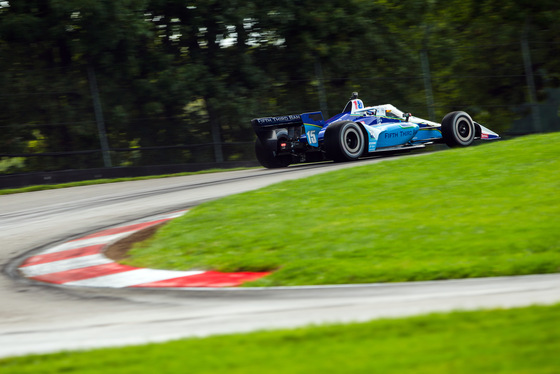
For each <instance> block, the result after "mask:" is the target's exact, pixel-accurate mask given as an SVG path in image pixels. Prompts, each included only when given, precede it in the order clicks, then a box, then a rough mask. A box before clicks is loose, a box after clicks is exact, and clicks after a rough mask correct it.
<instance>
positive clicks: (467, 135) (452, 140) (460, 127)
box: [441, 112, 476, 147]
mask: <svg viewBox="0 0 560 374" xmlns="http://www.w3.org/2000/svg"><path fill="white" fill-rule="evenodd" d="M475 134H476V128H475V125H474V122H473V120H472V119H471V117H470V116H469V115H468V114H467V113H465V112H451V113H449V114H447V115H446V116H445V117H443V120H442V121H441V136H442V138H443V141H444V142H445V144H447V145H448V146H449V147H467V146H469V145H471V144H472V142H473V141H474V137H475Z"/></svg>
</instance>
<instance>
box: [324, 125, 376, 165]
mask: <svg viewBox="0 0 560 374" xmlns="http://www.w3.org/2000/svg"><path fill="white" fill-rule="evenodd" d="M365 144H366V142H365V139H364V133H363V131H362V128H361V126H360V125H358V124H357V123H356V122H352V121H341V122H336V123H333V124H332V125H330V126H329V127H327V130H326V131H325V142H324V148H325V152H326V154H327V157H328V158H330V159H332V160H334V161H337V162H341V161H353V160H357V159H358V158H359V157H360V156H362V154H363V153H364V149H365Z"/></svg>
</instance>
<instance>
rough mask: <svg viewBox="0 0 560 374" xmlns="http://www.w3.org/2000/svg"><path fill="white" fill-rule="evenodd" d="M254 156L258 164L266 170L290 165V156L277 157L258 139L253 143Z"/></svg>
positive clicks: (273, 151)
mask: <svg viewBox="0 0 560 374" xmlns="http://www.w3.org/2000/svg"><path fill="white" fill-rule="evenodd" d="M255 155H256V156H257V160H258V161H259V163H260V164H261V165H262V166H264V167H265V168H268V169H277V168H285V167H287V166H289V165H290V164H291V163H292V157H291V156H290V155H282V156H277V155H276V150H273V149H271V148H269V147H267V146H266V145H265V144H263V142H261V140H260V139H259V138H257V140H256V141H255Z"/></svg>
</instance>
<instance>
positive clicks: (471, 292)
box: [0, 159, 560, 357]
mask: <svg viewBox="0 0 560 374" xmlns="http://www.w3.org/2000/svg"><path fill="white" fill-rule="evenodd" d="M385 160H386V159H385ZM378 161H379V160H378V159H373V160H366V161H362V162H359V163H352V164H336V165H334V164H322V165H313V166H309V165H308V166H299V167H293V168H288V169H283V170H278V171H270V170H263V169H254V170H247V171H238V172H227V173H221V174H208V175H198V176H189V177H177V178H170V179H160V180H149V181H138V182H123V183H118V184H107V185H98V186H87V187H76V188H71V189H63V190H52V191H41V192H33V193H25V194H19V195H7V196H0V264H1V266H2V270H3V271H2V275H1V277H0V300H1V302H0V357H5V356H12V355H21V354H28V353H43V352H54V351H59V350H70V349H80V348H91V347H103V346H119V345H127V344H136V343H145V342H155V341H165V340H169V339H176V338H181V337H187V336H205V335H209V334H217V333H230V332H244V331H252V330H255V329H268V328H280V327H293V326H300V325H305V324H309V323H322V322H349V321H365V320H369V319H372V318H378V317H393V316H405V315H412V314H417V313H425V312H430V311H447V310H452V309H475V308H483V307H501V306H503V307H510V306H521V305H528V304H532V303H547V304H548V303H554V302H558V301H560V275H558V274H551V275H542V276H540V275H537V276H526V277H503V278H491V279H470V280H455V281H437V282H417V283H394V284H372V285H359V286H338V287H302V288H278V289H226V290H223V289H222V290H219V289H215V290H208V289H206V290H180V291H178V290H165V291H164V290H151V289H114V290H110V289H97V288H71V287H64V286H49V285H44V284H39V283H36V282H33V281H30V280H27V279H23V278H21V277H19V274H18V270H17V267H18V265H20V264H21V262H22V261H23V260H24V259H25V258H26V257H28V256H29V255H31V254H33V253H35V252H36V251H38V250H40V249H41V248H44V247H45V246H47V245H54V244H57V243H62V242H65V241H68V240H70V239H73V238H77V237H79V236H83V234H87V233H90V232H94V231H98V230H100V229H104V228H107V227H111V226H114V225H119V224H123V223H126V222H129V221H132V220H136V219H140V218H142V217H147V216H151V215H154V214H158V213H164V212H170V211H174V210H178V209H186V208H189V207H192V206H194V205H197V204H199V203H201V202H203V201H207V200H211V199H216V198H219V197H222V196H226V195H229V194H233V193H239V192H243V191H248V190H253V189H256V188H260V187H265V186H267V185H270V184H272V183H275V182H278V181H281V180H286V179H295V178H301V177H305V176H309V175H314V174H317V173H321V172H326V171H330V170H333V169H338V168H344V167H351V166H355V165H364V164H366V163H373V162H378Z"/></svg>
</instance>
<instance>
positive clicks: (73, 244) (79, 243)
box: [41, 232, 130, 254]
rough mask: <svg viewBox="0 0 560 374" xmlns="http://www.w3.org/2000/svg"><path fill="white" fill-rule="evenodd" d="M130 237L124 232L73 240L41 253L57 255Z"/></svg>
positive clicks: (128, 233)
mask: <svg viewBox="0 0 560 374" xmlns="http://www.w3.org/2000/svg"><path fill="white" fill-rule="evenodd" d="M128 235H130V232H123V233H120V234H115V235H110V236H103V237H97V238H91V239H85V240H84V239H75V240H72V241H69V242H66V243H62V244H59V245H57V246H54V247H51V248H48V249H46V250H44V251H43V252H41V253H42V254H47V253H56V252H62V251H67V250H69V249H76V248H83V247H89V246H90V245H97V244H107V243H109V242H112V241H116V240H118V239H121V238H124V237H125V236H128Z"/></svg>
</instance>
